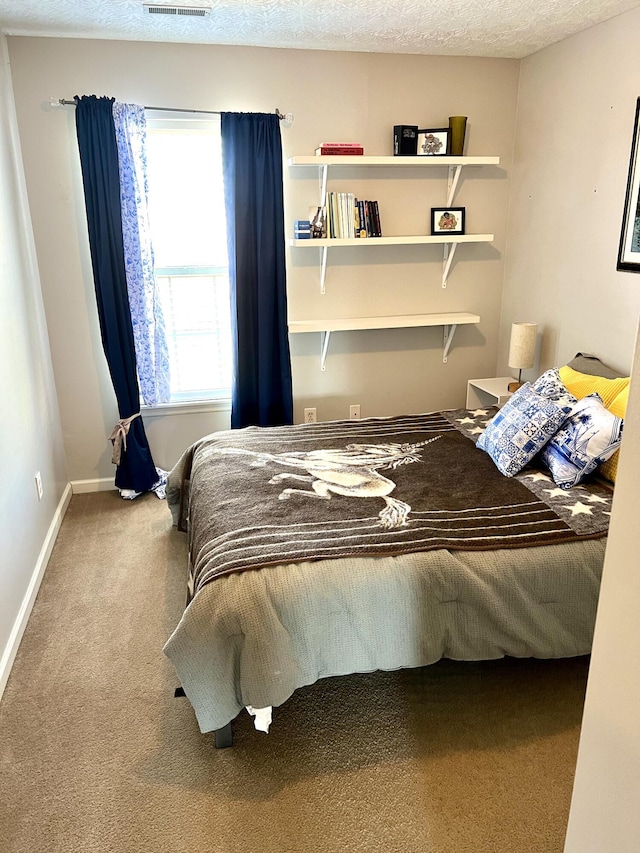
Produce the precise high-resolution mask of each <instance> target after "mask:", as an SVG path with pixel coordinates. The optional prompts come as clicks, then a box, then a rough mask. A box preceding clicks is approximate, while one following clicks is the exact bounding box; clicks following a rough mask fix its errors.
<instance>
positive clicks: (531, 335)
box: [507, 323, 538, 392]
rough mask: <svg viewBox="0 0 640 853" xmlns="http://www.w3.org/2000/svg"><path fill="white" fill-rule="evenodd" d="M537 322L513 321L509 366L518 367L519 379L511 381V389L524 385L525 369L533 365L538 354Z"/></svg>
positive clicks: (509, 388) (509, 387)
mask: <svg viewBox="0 0 640 853" xmlns="http://www.w3.org/2000/svg"><path fill="white" fill-rule="evenodd" d="M537 332H538V326H537V324H536V323H512V324H511V343H510V345H509V360H508V362H507V363H508V365H509V367H514V368H517V370H518V381H517V382H510V383H509V386H508V390H509V391H512V392H513V391H517V390H518V388H520V387H521V386H522V382H521V380H520V377H521V374H522V371H523V370H527V368H529V367H533V364H534V360H535V354H536V335H537Z"/></svg>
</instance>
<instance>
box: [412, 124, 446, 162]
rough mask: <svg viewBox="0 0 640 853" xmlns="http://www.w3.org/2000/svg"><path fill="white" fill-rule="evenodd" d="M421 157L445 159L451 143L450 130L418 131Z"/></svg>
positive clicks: (440, 128)
mask: <svg viewBox="0 0 640 853" xmlns="http://www.w3.org/2000/svg"><path fill="white" fill-rule="evenodd" d="M417 142H418V150H417V151H416V153H417V154H418V156H419V157H443V156H444V155H446V153H447V148H448V144H447V143H448V142H449V128H448V127H437V128H435V129H433V130H429V129H424V128H422V129H418V140H417Z"/></svg>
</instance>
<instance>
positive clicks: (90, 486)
mask: <svg viewBox="0 0 640 853" xmlns="http://www.w3.org/2000/svg"><path fill="white" fill-rule="evenodd" d="M70 485H71V488H72V489H73V494H74V495H86V494H87V493H88V492H111V491H116V485H115V483H114V481H113V477H102V478H101V479H99V480H72V481H71V484H70Z"/></svg>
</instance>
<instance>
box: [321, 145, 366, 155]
mask: <svg viewBox="0 0 640 853" xmlns="http://www.w3.org/2000/svg"><path fill="white" fill-rule="evenodd" d="M316 154H318V155H320V156H322V155H324V156H331V157H334V156H336V155H341V154H344V155H347V156H353V155H358V154H364V148H362V146H357V145H350V146H346V145H342V146H339V147H333V146H330V145H322V146H320V148H316Z"/></svg>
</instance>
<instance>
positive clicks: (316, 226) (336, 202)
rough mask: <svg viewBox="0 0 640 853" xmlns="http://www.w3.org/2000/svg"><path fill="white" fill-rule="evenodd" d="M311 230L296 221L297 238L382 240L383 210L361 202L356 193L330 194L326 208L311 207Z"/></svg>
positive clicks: (365, 201) (372, 203) (362, 200)
mask: <svg viewBox="0 0 640 853" xmlns="http://www.w3.org/2000/svg"><path fill="white" fill-rule="evenodd" d="M308 226H309V231H308V232H307V230H306V229H307V226H306V224H305V223H304V222H302V221H300V220H297V221H296V237H298V238H299V239H300V238H301V239H305V238H306V236H307V233H309V236H310V238H311V239H313V238H314V237H328V238H330V239H354V238H356V237H360V238H364V237H381V236H382V228H381V226H380V211H379V208H378V202H377V201H368V200H364V199H358V198H356V197H355V194H354V193H345V192H328V193H327V199H326V205H325V206H324V207H312V208H309V223H308Z"/></svg>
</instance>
